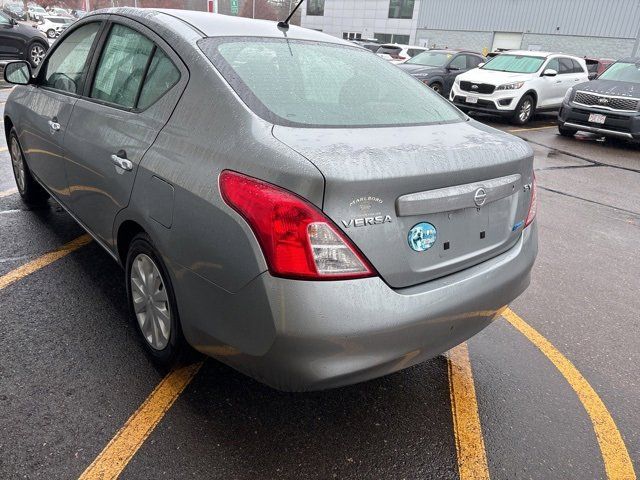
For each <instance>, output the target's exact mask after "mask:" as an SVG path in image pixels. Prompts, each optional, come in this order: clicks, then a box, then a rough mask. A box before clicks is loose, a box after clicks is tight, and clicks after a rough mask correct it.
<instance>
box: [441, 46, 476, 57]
mask: <svg viewBox="0 0 640 480" xmlns="http://www.w3.org/2000/svg"><path fill="white" fill-rule="evenodd" d="M429 51H430V52H438V53H470V54H472V55H478V56H480V57H481V56H482V54H481V53H479V52H474V51H472V50H458V49H456V48H432V49H430V50H429Z"/></svg>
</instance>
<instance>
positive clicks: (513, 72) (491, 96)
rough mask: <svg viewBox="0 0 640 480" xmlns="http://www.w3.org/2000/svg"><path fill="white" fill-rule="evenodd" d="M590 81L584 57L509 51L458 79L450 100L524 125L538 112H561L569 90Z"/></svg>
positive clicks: (464, 106)
mask: <svg viewBox="0 0 640 480" xmlns="http://www.w3.org/2000/svg"><path fill="white" fill-rule="evenodd" d="M588 79H589V77H588V73H587V66H586V63H585V61H584V59H582V58H579V57H574V56H571V55H564V54H560V53H547V52H530V51H525V50H522V51H519V50H518V51H509V52H508V53H503V54H500V55H498V56H496V57H493V58H492V59H491V60H489V61H488V62H487V63H486V64H484V65H483V66H481V67H479V68H475V69H473V70H470V71H468V72H466V73H463V74H462V75H459V76H458V77H456V80H455V83H454V85H453V88H452V89H451V94H450V99H451V101H452V102H453V103H454V104H455V105H456V106H457V107H459V108H460V109H461V110H463V111H469V110H476V111H481V112H485V113H491V114H494V115H501V116H505V117H509V118H511V119H512V121H513V122H514V123H516V124H518V125H523V124H525V123H527V122H528V121H529V120H530V119H531V117H533V115H534V114H535V113H536V112H538V111H542V110H557V109H559V108H560V106H561V105H562V100H563V98H564V96H565V94H566V93H567V90H569V89H570V88H571V87H572V86H574V85H577V84H578V83H581V82H586V81H587V80H588Z"/></svg>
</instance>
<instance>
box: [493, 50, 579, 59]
mask: <svg viewBox="0 0 640 480" xmlns="http://www.w3.org/2000/svg"><path fill="white" fill-rule="evenodd" d="M500 55H526V56H529V57H544V58H547V57H554V56H556V55H560V56H563V57H569V58H575V59H580V60H584V58H582V57H577V56H575V55H570V54H568V53H562V52H541V51H536V50H507V51H505V52H501V53H500Z"/></svg>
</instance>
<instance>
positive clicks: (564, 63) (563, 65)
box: [558, 58, 573, 75]
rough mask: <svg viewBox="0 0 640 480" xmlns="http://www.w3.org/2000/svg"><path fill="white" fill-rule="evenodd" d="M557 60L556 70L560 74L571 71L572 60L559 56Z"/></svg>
mask: <svg viewBox="0 0 640 480" xmlns="http://www.w3.org/2000/svg"><path fill="white" fill-rule="evenodd" d="M558 62H559V63H560V70H559V71H558V73H559V74H560V75H565V74H569V73H573V62H572V61H571V59H570V58H560V59H558Z"/></svg>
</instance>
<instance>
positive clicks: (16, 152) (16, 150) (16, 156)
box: [11, 137, 27, 193]
mask: <svg viewBox="0 0 640 480" xmlns="http://www.w3.org/2000/svg"><path fill="white" fill-rule="evenodd" d="M11 166H12V167H13V175H14V176H15V178H16V184H17V185H18V190H19V191H20V193H24V190H25V187H26V185H27V173H26V171H25V166H24V158H22V151H21V150H20V146H19V145H18V140H16V139H15V137H11Z"/></svg>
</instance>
